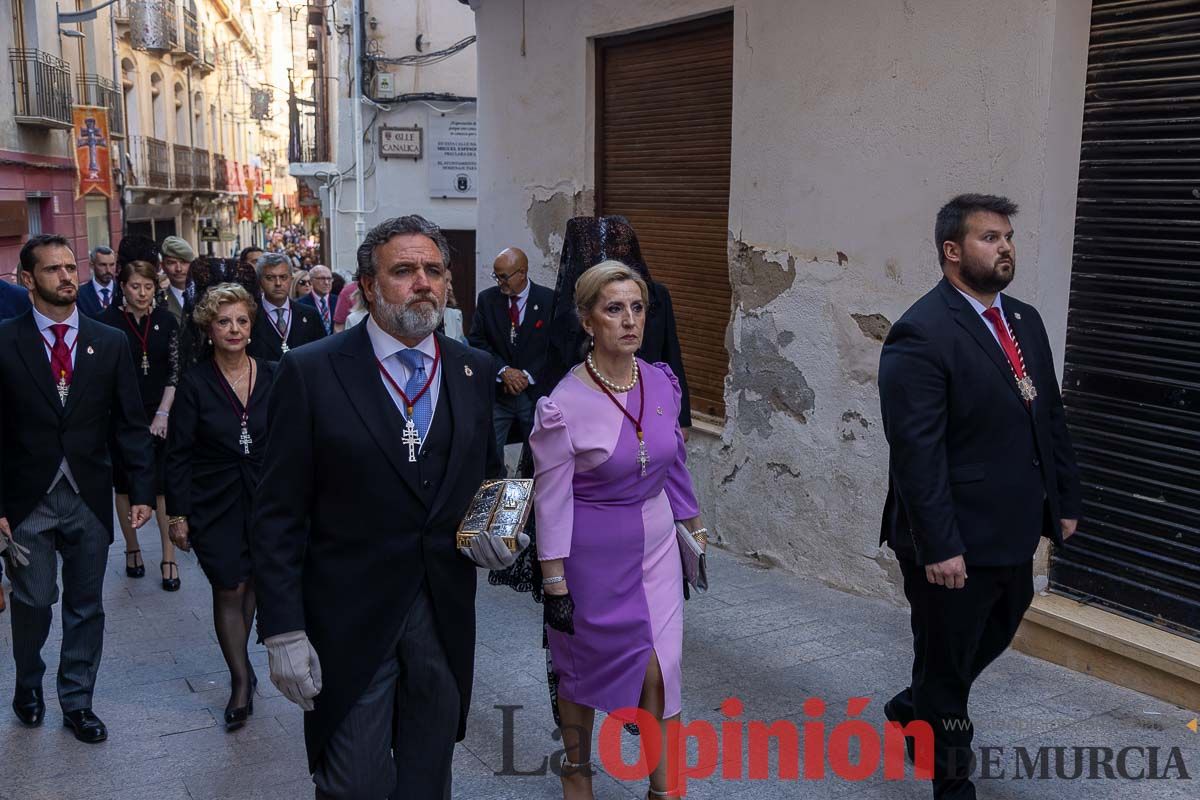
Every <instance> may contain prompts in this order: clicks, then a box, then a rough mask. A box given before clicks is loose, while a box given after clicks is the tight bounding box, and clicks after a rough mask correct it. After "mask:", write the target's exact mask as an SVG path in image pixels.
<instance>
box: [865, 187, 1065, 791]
mask: <svg viewBox="0 0 1200 800" xmlns="http://www.w3.org/2000/svg"><path fill="white" fill-rule="evenodd" d="M1016 213H1017V206H1016V204H1014V203H1012V202H1011V201H1009V200H1008V199H1007V198H1003V197H995V196H992V195H977V194H967V195H960V196H958V197H955V198H954V199H953V200H951V201H950V202H949V203H947V204H946V205H945V206H944V207H943V208H942V209H941V210H940V211H939V212H938V215H937V223H936V225H935V228H934V242H935V243H936V244H937V247H938V260H939V262H940V263H941V265H942V272H943V278H942V280H941V282H939V283H938V285H937V286H936V287H934V289H933V290H932V291H930V292H929V293H928V294H926V295H925V296H924V297H922V298H921V299H920V300H918V301H917V302H916V303H915V304H913V306H912V307H911V308H910V309H908V311H907V312H905V313H904V315H903V316H902V317H901V318H900V320H899V321H898V322H897V323H896V324H895V325H894V326H893V327H892V330H891V332H890V333H889V334H888V337H887V341H886V342H885V343H884V346H883V354H882V356H881V358H880V361H879V396H880V402H881V405H882V408H883V426H884V432H885V434H886V435H887V440H888V444H889V445H891V463H890V470H889V477H890V480H889V485H888V495H887V501H886V503H885V505H884V511H883V524H882V526H881V535H880V542H881V543H882V542H885V541H886V542H887V543H888V544H889V545H890V546H891V547H892V549H893V550H894V551H895V553H896V557H897V559H898V560H899V562H900V570H901V573H902V574H903V577H904V593H905V596H906V597H907V598H908V601H909V604H910V605H911V606H912V630H913V649H914V659H913V669H912V683H911V685H910V686H909V687H908V688H906V689H904V690H903V691H902V692H900V693H899V694H897V695H896V696H895V697H893V698H892V699H891V700H890V701H889V702H888V703H887V704H886V705H885V706H884V713H885V715H886V716H887V718H888V719H889V720H891V721H892V722H896V723H899V724H901V725H907V724H908V723H910V722H912V721H914V720H921V721H924V722H927V723H928V724H929V725H930V726H932V728H933V736H934V753H933V755H934V777H933V794H934V797H937V798H974V797H975V787H974V786H973V785H972V783H971V781H970V770H971V740H972V736H973V732H974V731H973V727H972V725H971V721H970V718H969V716H968V714H967V699H968V697H969V695H970V691H971V684H972V683H973V682H974V681H975V679H976V678H978V677H979V674H980V673H981V672H983V670H984V668H986V667H987V666H988V664H990V663H991V662H992V661H993V660H995V658H996V657H997V656H999V655H1000V654H1001V653H1003V652H1004V650H1005V649H1007V647H1008V645H1009V644H1010V643H1011V641H1012V638H1013V634H1015V633H1016V630H1017V626H1018V625H1019V624H1020V622H1021V617H1022V616H1023V615H1024V613H1025V610H1026V609H1027V608H1028V607H1029V604H1030V602H1031V601H1032V599H1033V554H1034V551H1035V550H1036V549H1037V546H1038V542H1039V540H1040V539H1041V537H1043V536H1045V537H1047V538H1049V539H1050V540H1052V541H1053V542H1055V543H1056V544H1059V545H1061V544H1062V543H1063V542H1064V540H1066V539H1067V538H1068V537H1069V536H1071V535H1072V534H1073V533H1074V532H1075V526H1076V522H1077V520H1078V518H1079V513H1080V510H1081V509H1080V505H1081V500H1080V485H1079V475H1078V470H1077V467H1076V464H1075V454H1074V451H1073V450H1072V448H1071V441H1070V437H1069V435H1068V433H1067V423H1066V418H1065V416H1064V414H1063V403H1062V398H1061V396H1060V395H1059V389H1058V382H1057V380H1056V377H1055V372H1054V362H1053V359H1052V356H1051V352H1050V341H1049V339H1048V338H1047V337H1046V329H1045V327H1044V326H1043V325H1042V320H1041V317H1040V316H1038V312H1037V311H1036V310H1035V309H1034V308H1033V306H1030V305H1027V304H1025V303H1022V302H1021V301H1019V300H1017V299H1015V298H1013V297H1010V296H1008V295H1002V294H1001V293H1000V292H1001V290H1002V289H1004V288H1005V287H1006V286H1008V284H1009V282H1011V281H1012V279H1013V275H1014V274H1015V269H1016V246H1015V244H1014V242H1013V229H1012V225H1011V224H1010V223H1009V218H1010V217H1012V216H1013V215H1014V214H1016ZM910 753H911V747H910Z"/></svg>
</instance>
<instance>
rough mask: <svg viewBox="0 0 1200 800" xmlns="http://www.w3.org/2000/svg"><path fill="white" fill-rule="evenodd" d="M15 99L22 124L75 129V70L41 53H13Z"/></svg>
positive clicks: (25, 51) (11, 59)
mask: <svg viewBox="0 0 1200 800" xmlns="http://www.w3.org/2000/svg"><path fill="white" fill-rule="evenodd" d="M8 60H9V62H10V63H11V64H12V72H13V99H14V100H15V101H16V108H15V111H16V114H15V115H14V116H15V118H16V121H17V123H18V124H21V125H39V126H42V127H46V128H70V127H71V68H70V66H69V65H68V64H67V62H65V61H63V60H62V59H61V58H56V57H55V56H52V55H50V54H49V53H46V52H43V51H41V50H21V49H15V48H14V49H11V50H9V51H8Z"/></svg>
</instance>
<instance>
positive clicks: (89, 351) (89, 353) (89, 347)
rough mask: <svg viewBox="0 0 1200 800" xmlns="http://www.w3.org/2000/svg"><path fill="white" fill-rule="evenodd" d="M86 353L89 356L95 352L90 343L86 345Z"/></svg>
mask: <svg viewBox="0 0 1200 800" xmlns="http://www.w3.org/2000/svg"><path fill="white" fill-rule="evenodd" d="M87 354H88V355H89V356H91V355H95V354H96V351H95V350H93V349H92V346H91V345H90V344H89V345H88V349H87Z"/></svg>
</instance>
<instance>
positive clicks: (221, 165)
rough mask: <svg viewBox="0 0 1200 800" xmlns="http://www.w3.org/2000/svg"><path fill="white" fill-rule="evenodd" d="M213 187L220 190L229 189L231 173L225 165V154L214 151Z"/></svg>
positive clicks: (225, 190)
mask: <svg viewBox="0 0 1200 800" xmlns="http://www.w3.org/2000/svg"><path fill="white" fill-rule="evenodd" d="M212 167H213V188H214V189H216V190H217V191H218V192H227V191H229V173H228V172H227V171H226V167H225V156H222V155H218V154H217V153H213V165H212Z"/></svg>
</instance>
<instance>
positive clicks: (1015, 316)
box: [1013, 311, 1021, 319]
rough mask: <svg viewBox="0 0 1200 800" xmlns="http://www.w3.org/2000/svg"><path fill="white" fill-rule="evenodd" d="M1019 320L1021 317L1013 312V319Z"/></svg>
mask: <svg viewBox="0 0 1200 800" xmlns="http://www.w3.org/2000/svg"><path fill="white" fill-rule="evenodd" d="M1020 318H1021V315H1020V314H1019V313H1017V312H1016V311H1014V312H1013V319H1020Z"/></svg>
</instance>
